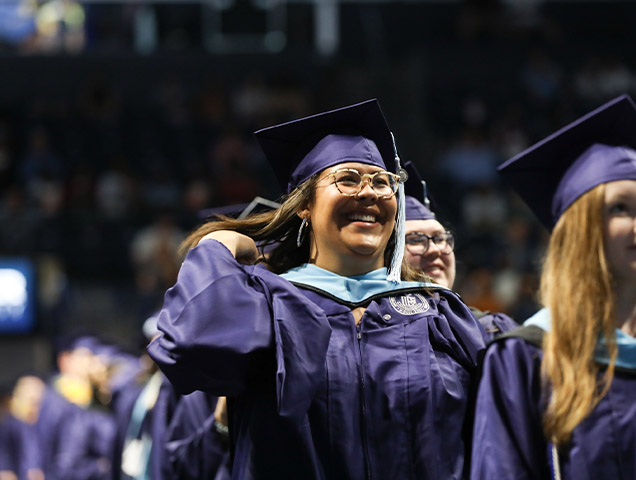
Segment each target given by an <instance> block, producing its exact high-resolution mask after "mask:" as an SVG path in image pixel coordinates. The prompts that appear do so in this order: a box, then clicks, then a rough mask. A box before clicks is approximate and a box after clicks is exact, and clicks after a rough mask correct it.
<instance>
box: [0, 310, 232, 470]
mask: <svg viewBox="0 0 636 480" xmlns="http://www.w3.org/2000/svg"><path fill="white" fill-rule="evenodd" d="M156 332H157V330H156V318H155V317H150V318H149V319H148V320H147V321H146V322H145V323H144V327H143V333H144V335H145V341H149V340H150V339H152V337H153V336H154V335H155V334H156ZM144 343H145V342H144ZM140 346H141V345H140ZM141 350H142V349H141V348H140V351H141ZM55 357H56V368H55V370H54V371H52V372H50V373H49V374H46V375H42V374H36V373H26V374H24V375H21V376H19V378H17V379H16V380H15V381H13V382H10V383H5V384H3V385H2V386H1V387H2V389H1V391H0V479H2V480H23V479H24V480H44V479H47V480H51V479H52V480H55V479H58V480H88V479H91V480H113V479H116V480H131V479H143V478H155V479H158V478H166V479H168V478H169V479H178V478H183V479H188V478H217V479H219V480H222V479H225V478H229V476H223V475H225V472H226V470H225V466H226V465H227V458H229V457H228V456H227V455H228V453H227V451H228V450H227V426H226V423H227V421H226V419H225V416H224V414H223V413H219V415H218V420H216V418H217V417H215V416H213V415H212V416H211V413H212V412H214V408H215V406H216V404H217V398H216V397H214V396H211V395H207V394H202V393H201V392H198V393H194V394H192V395H190V396H184V397H180V396H179V395H178V394H177V393H176V392H175V391H174V390H173V388H172V386H171V385H170V384H169V382H168V381H167V380H166V379H165V377H163V375H162V374H161V373H160V372H159V371H158V369H157V367H156V366H155V364H154V363H153V362H152V360H150V358H149V357H148V356H147V355H145V354H143V353H142V354H140V353H138V352H134V353H133V352H130V351H127V350H126V349H124V348H122V347H121V346H120V345H117V344H116V343H112V342H107V341H105V340H104V339H103V338H101V337H100V336H96V335H93V334H86V333H81V334H79V333H78V334H74V335H66V336H64V337H63V339H62V340H61V341H60V342H58V343H57V344H56V355H55ZM186 397H187V399H186V400H183V401H181V398H186ZM193 402H194V403H193ZM201 402H203V403H201ZM201 405H203V408H204V409H205V414H204V416H203V418H201V419H200V420H201V423H196V421H198V419H197V420H195V423H192V420H191V419H192V417H193V416H194V415H196V414H197V413H198V412H196V411H195V410H194V407H196V406H201ZM223 405H224V404H223ZM208 417H209V418H208ZM205 420H207V421H208V423H209V422H212V421H214V422H215V423H216V424H217V425H218V427H217V429H215V428H210V425H208V424H206V423H205ZM222 422H225V423H222ZM200 448H205V450H204V452H205V455H202V456H199V457H197V456H196V454H195V452H203V451H202V450H199V449H200ZM188 452H190V454H189V453H188ZM194 458H198V460H197V461H196V462H193V461H192V460H193V459H194Z"/></svg>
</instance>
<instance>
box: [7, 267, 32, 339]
mask: <svg viewBox="0 0 636 480" xmlns="http://www.w3.org/2000/svg"><path fill="white" fill-rule="evenodd" d="M35 289H36V285H35V268H34V266H33V264H32V262H31V261H30V260H28V259H26V258H0V335H4V334H23V333H30V332H31V331H32V330H33V329H34V328H35V319H36V315H35V313H36V312H35Z"/></svg>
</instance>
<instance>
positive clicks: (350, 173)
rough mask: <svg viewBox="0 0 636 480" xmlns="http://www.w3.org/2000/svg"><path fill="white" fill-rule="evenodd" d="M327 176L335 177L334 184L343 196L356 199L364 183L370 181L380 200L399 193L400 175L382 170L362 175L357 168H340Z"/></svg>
mask: <svg viewBox="0 0 636 480" xmlns="http://www.w3.org/2000/svg"><path fill="white" fill-rule="evenodd" d="M327 176H331V177H333V183H334V184H335V185H336V188H337V189H338V191H339V192H340V193H341V194H342V195H346V196H348V197H354V196H356V195H357V194H358V193H360V192H361V191H362V189H363V188H364V187H363V185H364V182H365V181H368V182H369V185H371V188H372V189H373V191H374V192H375V193H376V194H377V196H378V197H379V198H391V197H392V196H393V195H395V194H396V193H397V191H398V187H399V186H400V182H401V181H402V179H401V177H400V176H399V175H396V174H395V173H391V172H387V171H384V170H380V171H378V172H375V173H360V172H359V171H357V170H356V169H355V168H340V169H338V170H334V171H333V172H329V173H328V174H327Z"/></svg>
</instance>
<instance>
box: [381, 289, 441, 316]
mask: <svg viewBox="0 0 636 480" xmlns="http://www.w3.org/2000/svg"><path fill="white" fill-rule="evenodd" d="M389 301H390V302H391V306H392V307H393V308H395V309H396V310H397V311H398V312H399V313H401V314H402V315H415V314H416V313H423V312H425V311H427V310H428V309H429V308H431V307H430V306H429V304H428V302H427V301H426V299H425V298H424V296H423V295H420V294H419V293H407V294H406V295H400V296H399V297H390V298H389Z"/></svg>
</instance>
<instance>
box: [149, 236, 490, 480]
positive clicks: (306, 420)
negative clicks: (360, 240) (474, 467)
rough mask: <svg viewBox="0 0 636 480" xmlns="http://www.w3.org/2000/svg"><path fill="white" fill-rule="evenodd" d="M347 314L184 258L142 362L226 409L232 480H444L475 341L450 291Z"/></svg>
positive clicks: (228, 262)
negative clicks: (224, 402) (220, 400)
mask: <svg viewBox="0 0 636 480" xmlns="http://www.w3.org/2000/svg"><path fill="white" fill-rule="evenodd" d="M402 295H404V293H401V294H398V296H391V295H390V294H388V295H386V296H378V297H375V298H374V299H373V300H371V301H370V303H369V304H368V306H367V309H366V312H365V314H364V316H363V317H362V320H361V322H360V325H359V326H358V327H356V324H355V322H354V318H353V315H352V313H351V308H350V306H347V305H344V304H342V303H339V302H338V301H336V300H335V299H333V298H331V297H329V296H327V295H324V294H321V293H318V292H314V291H310V290H305V289H300V288H297V287H295V286H293V285H292V284H291V283H289V282H288V281H287V280H285V279H283V278H281V277H280V276H278V275H275V274H273V273H271V272H269V271H268V270H267V269H265V268H264V267H263V266H243V265H240V264H239V263H238V262H237V261H236V260H235V259H234V258H233V257H232V255H231V254H230V252H229V251H228V250H227V249H226V248H225V247H224V246H223V245H222V244H220V243H219V242H216V241H204V242H202V243H201V244H200V245H199V246H197V247H196V248H194V249H192V250H191V251H190V252H189V254H188V256H187V258H186V260H185V262H184V264H183V265H182V268H181V271H180V273H179V278H178V280H177V283H176V285H175V286H174V287H172V288H171V289H170V290H168V292H167V293H166V296H165V299H164V306H163V309H162V311H161V314H160V316H159V329H160V330H161V332H162V334H161V335H160V336H159V337H158V338H157V339H156V340H155V341H154V342H153V343H151V344H150V346H149V353H150V355H151V357H152V358H153V359H154V360H155V361H156V362H157V363H158V364H159V366H160V367H161V369H162V370H163V371H164V372H165V374H166V375H167V376H168V378H169V379H170V380H171V381H172V382H173V384H174V385H175V387H176V388H177V389H179V390H180V391H182V392H184V393H186V392H191V391H193V390H195V389H199V390H204V391H207V392H210V393H213V394H216V395H226V396H228V397H229V403H228V413H229V420H230V434H231V436H232V442H233V466H232V468H233V471H232V478H234V479H252V478H303V479H311V478H318V479H326V478H349V479H370V478H386V479H389V478H390V479H394V478H400V479H409V478H410V479H422V478H427V479H443V480H447V479H454V478H460V477H461V476H462V472H463V469H464V460H465V458H464V456H465V443H466V441H467V440H469V439H470V436H467V435H469V432H468V430H469V428H470V426H471V424H472V416H471V415H470V413H471V405H470V398H471V389H472V388H473V387H474V374H475V373H476V372H475V370H476V365H477V359H478V356H479V354H480V352H481V351H482V350H483V348H484V340H483V330H482V329H481V327H480V325H479V323H478V322H477V320H476V319H475V317H474V316H473V315H472V314H471V313H470V311H469V310H468V308H467V307H466V306H465V305H464V304H463V303H462V302H461V301H460V300H459V299H458V298H457V296H456V295H454V294H453V293H451V292H446V291H444V292H439V293H435V294H434V295H429V294H427V293H426V292H424V291H423V290H420V291H418V292H417V293H416V294H411V295H410V296H409V298H408V299H407V300H408V301H409V302H411V301H412V304H406V303H402V302H401V299H403V298H405V297H402Z"/></svg>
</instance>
